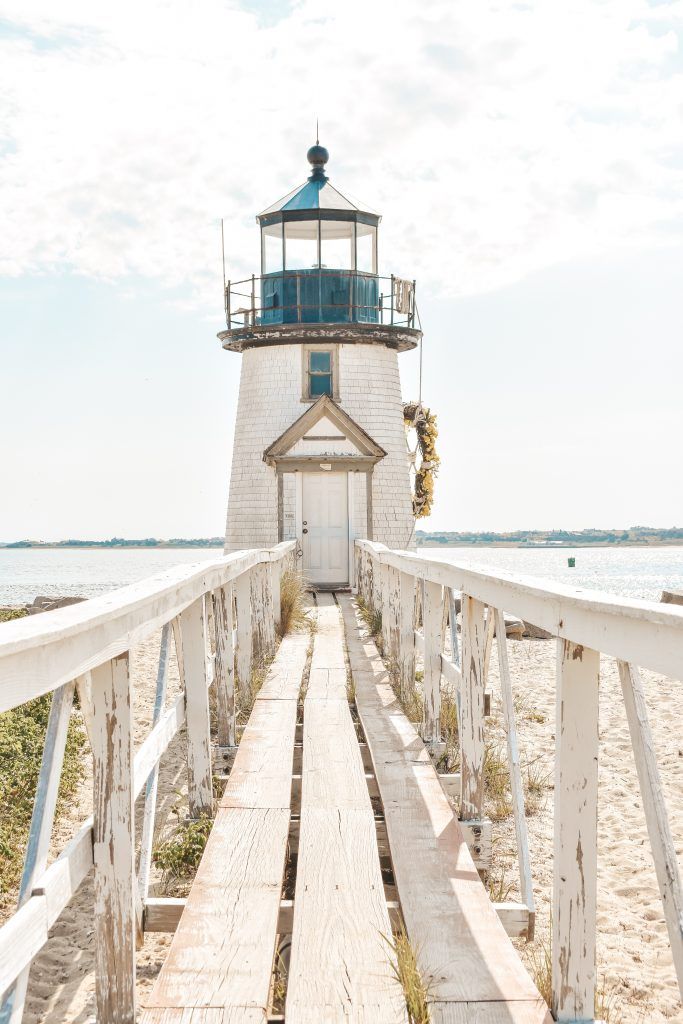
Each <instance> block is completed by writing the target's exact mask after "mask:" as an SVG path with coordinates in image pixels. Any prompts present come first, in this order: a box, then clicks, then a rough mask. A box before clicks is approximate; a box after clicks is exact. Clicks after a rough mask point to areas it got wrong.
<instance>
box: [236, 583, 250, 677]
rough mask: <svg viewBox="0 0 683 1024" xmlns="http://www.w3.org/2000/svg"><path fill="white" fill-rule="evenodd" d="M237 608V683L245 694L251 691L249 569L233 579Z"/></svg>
mask: <svg viewBox="0 0 683 1024" xmlns="http://www.w3.org/2000/svg"><path fill="white" fill-rule="evenodd" d="M235 605H236V609H237V685H238V686H239V689H240V693H241V694H242V695H243V696H247V695H248V694H249V693H250V691H251V664H252V651H251V569H247V570H246V572H243V573H242V574H241V575H240V576H238V577H237V579H236V580H235Z"/></svg>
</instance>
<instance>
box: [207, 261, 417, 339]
mask: <svg viewBox="0 0 683 1024" xmlns="http://www.w3.org/2000/svg"><path fill="white" fill-rule="evenodd" d="M225 322H226V327H227V330H226V331H222V332H221V334H220V338H221V340H222V341H223V346H224V347H225V348H231V349H236V350H237V351H240V350H242V349H243V348H247V347H250V346H251V345H253V344H259V343H261V344H263V343H265V344H268V343H269V344H279V343H281V339H285V338H291V340H292V341H296V340H300V338H303V337H310V336H311V334H312V332H313V331H316V329H317V331H318V332H319V331H320V330H323V331H324V334H325V336H326V337H331V336H333V335H334V336H336V335H339V340H344V339H343V336H344V335H349V333H351V334H352V336H351V337H348V339H347V340H350V341H352V340H377V341H384V342H385V343H387V344H391V345H392V346H394V347H397V348H399V349H400V350H404V349H408V348H414V347H415V345H416V344H417V342H418V340H419V337H420V334H421V331H420V329H419V318H418V315H417V309H416V305H415V282H414V281H410V280H405V279H403V278H399V277H396V276H395V275H393V274H392V275H391V276H389V277H380V276H378V275H377V274H368V273H363V272H361V271H358V270H334V269H328V268H326V267H320V268H318V267H314V268H311V269H303V270H284V271H277V272H275V273H271V274H262V275H252V277H249V278H245V279H244V280H242V281H229V282H228V283H227V284H226V287H225Z"/></svg>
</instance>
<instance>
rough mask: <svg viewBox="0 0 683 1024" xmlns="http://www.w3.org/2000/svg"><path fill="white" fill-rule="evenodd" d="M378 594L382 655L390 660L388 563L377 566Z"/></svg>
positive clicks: (389, 583)
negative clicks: (380, 615) (378, 578)
mask: <svg viewBox="0 0 683 1024" xmlns="http://www.w3.org/2000/svg"><path fill="white" fill-rule="evenodd" d="M379 575H380V594H381V600H382V603H381V605H380V608H381V609H382V655H383V656H384V658H385V659H386V661H387V664H388V663H389V661H390V660H391V630H390V622H391V570H390V569H389V566H388V565H384V564H381V565H380V566H379Z"/></svg>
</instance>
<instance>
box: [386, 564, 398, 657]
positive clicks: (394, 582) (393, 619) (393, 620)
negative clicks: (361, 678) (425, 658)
mask: <svg viewBox="0 0 683 1024" xmlns="http://www.w3.org/2000/svg"><path fill="white" fill-rule="evenodd" d="M400 621H401V574H400V572H399V571H398V569H394V568H393V567H392V566H389V654H388V659H387V660H388V663H389V665H390V666H391V671H392V673H394V674H396V673H397V672H398V668H399V650H400V639H399V630H400Z"/></svg>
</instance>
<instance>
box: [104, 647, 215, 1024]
mask: <svg viewBox="0 0 683 1024" xmlns="http://www.w3.org/2000/svg"><path fill="white" fill-rule="evenodd" d="M203 663H204V659H203V650H202V664H203ZM92 700H93V726H94V731H93V787H94V815H93V817H94V823H93V860H94V864H95V879H94V890H95V907H94V914H93V919H94V926H95V976H96V990H97V1019H98V1021H100V1022H101V1024H134V1021H135V896H136V894H137V888H136V884H135V861H134V855H135V854H134V817H133V742H132V728H131V725H132V722H131V707H130V678H129V666H128V655H126V654H124V655H121V656H120V657H118V658H115V659H113V660H112V661H110V662H107V663H106V664H105V665H101V666H98V668H96V669H95V670H94V671H93V675H92Z"/></svg>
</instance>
